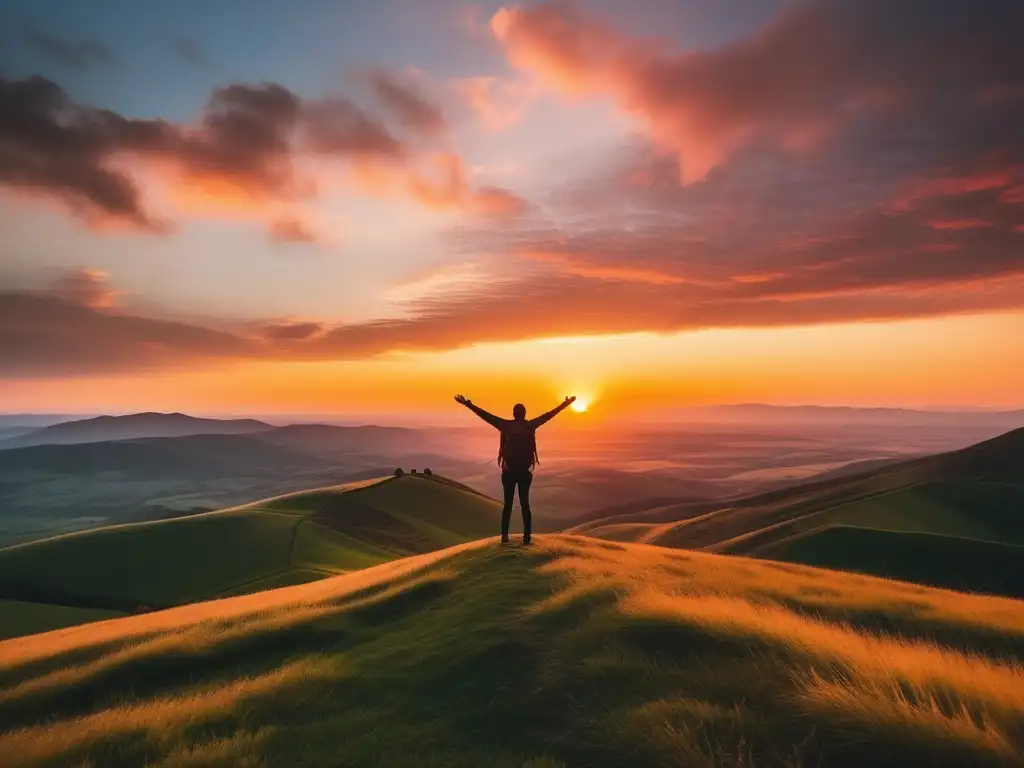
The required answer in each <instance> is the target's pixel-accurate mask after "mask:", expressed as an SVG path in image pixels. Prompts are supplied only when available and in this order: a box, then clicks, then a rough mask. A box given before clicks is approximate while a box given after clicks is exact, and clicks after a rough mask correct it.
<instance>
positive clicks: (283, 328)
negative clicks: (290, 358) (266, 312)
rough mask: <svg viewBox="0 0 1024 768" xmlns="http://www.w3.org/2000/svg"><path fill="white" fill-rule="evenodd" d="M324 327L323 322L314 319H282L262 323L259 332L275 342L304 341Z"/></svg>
mask: <svg viewBox="0 0 1024 768" xmlns="http://www.w3.org/2000/svg"><path fill="white" fill-rule="evenodd" d="M323 329H324V326H323V323H318V322H314V321H298V320H293V321H284V322H272V323H267V324H266V325H263V326H262V327H261V328H260V329H259V333H260V335H261V336H263V337H264V338H266V339H269V340H270V341H276V342H292V341H305V340H306V339H310V338H312V337H314V336H316V335H318V334H319V333H321V332H322V331H323Z"/></svg>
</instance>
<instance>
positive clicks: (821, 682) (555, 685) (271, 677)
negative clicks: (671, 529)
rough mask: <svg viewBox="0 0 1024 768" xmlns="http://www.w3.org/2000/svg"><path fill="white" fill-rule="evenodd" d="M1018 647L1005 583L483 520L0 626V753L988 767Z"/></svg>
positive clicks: (1009, 742) (1006, 725)
mask: <svg viewBox="0 0 1024 768" xmlns="http://www.w3.org/2000/svg"><path fill="white" fill-rule="evenodd" d="M401 489H402V487H401V486H400V485H399V486H395V487H394V488H393V489H392V490H401ZM1022 659H1024V603H1021V602H1019V601H1015V600H1009V599H1003V598H991V597H980V596H970V595H964V594H958V593H953V592H946V591H940V590H933V589H928V588H924V587H918V586H913V585H907V584H901V583H896V582H888V581H882V580H877V579H872V578H869V577H863V576H856V575H851V574H842V573H838V572H830V571H819V570H816V569H813V568H807V567H803V566H795V565H785V564H778V563H771V562H766V561H758V560H750V559H746V558H737V557H721V556H716V555H710V554H705V553H698V552H679V551H674V550H670V549H666V548H658V547H647V546H642V545H635V544H631V545H622V544H613V543H609V542H606V541H599V540H595V539H588V538H586V537H577V536H566V535H560V536H547V537H541V539H539V540H538V545H537V546H536V547H532V548H523V547H520V546H513V547H500V546H499V545H497V544H496V543H494V542H493V540H492V541H490V542H474V543H469V544H464V545H460V546H457V547H454V548H451V549H447V550H443V551H438V552H434V553H430V554H426V555H420V556H416V557H411V558H407V559H403V560H399V561H395V562H391V563H386V564H383V565H380V566H377V567H374V568H371V569H367V570H364V571H359V572H356V573H352V574H347V575H342V576H338V577H336V578H332V579H328V580H324V581H320V582H317V583H313V584H304V585H300V586H295V587H290V588H286V589H281V590H275V591H272V592H264V593H260V594H254V595H246V596H242V597H238V598H232V599H229V600H219V601H216V602H211V603H199V604H194V605H189V606H183V607H180V608H175V609H171V610H167V611H162V612H157V613H151V614H147V615H143V616H132V617H128V618H124V619H117V620H113V621H104V622H99V623H96V624H89V625H84V626H79V627H73V628H70V629H65V630H58V631H55V632H51V633H48V634H44V635H36V636H33V637H31V638H21V639H15V640H9V641H7V642H4V643H0V762H2V764H3V765H4V766H6V768H40V767H42V766H86V765H89V766H104V768H118V767H119V766H140V765H146V766H149V768H165V767H166V768H169V767H170V766H257V765H265V766H284V765H287V766H303V768H318V767H320V766H323V767H324V768H326V767H327V766H330V767H331V768H335V767H337V766H372V765H381V766H407V765H408V766H423V765H427V766H451V767H455V766H466V767H467V768H468V767H470V766H472V767H473V768H476V767H477V766H497V767H503V766H508V767H509V768H511V767H512V766H517V767H518V766H530V767H531V768H562V767H567V766H583V765H586V766H622V765H651V766H695V767H696V766H735V767H737V768H738V766H779V767H780V768H781V767H782V766H787V767H788V768H804V767H806V768H810V767H811V766H832V767H839V768H845V767H846V766H850V767H851V768H852V767H854V766H856V767H857V768H860V766H864V765H873V766H907V765H928V766H936V767H939V768H942V767H949V768H954V767H955V768H961V767H962V766H967V765H970V766H1013V765H1021V762H1022V761H1021V757H1020V756H1021V755H1022V754H1024V665H1022Z"/></svg>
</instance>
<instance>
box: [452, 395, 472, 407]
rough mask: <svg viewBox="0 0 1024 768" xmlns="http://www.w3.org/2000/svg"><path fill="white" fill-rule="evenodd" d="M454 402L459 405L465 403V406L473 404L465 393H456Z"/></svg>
mask: <svg viewBox="0 0 1024 768" xmlns="http://www.w3.org/2000/svg"><path fill="white" fill-rule="evenodd" d="M455 402H456V403H458V404H459V405H465V406H467V407H468V406H470V405H472V404H473V403H472V401H471V400H470V399H469V398H468V397H466V396H465V395H456V396H455Z"/></svg>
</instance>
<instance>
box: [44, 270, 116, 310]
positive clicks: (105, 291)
mask: <svg viewBox="0 0 1024 768" xmlns="http://www.w3.org/2000/svg"><path fill="white" fill-rule="evenodd" d="M50 293H51V294H53V295H54V296H57V297H59V298H61V299H63V300H64V301H67V302H69V303H71V304H75V305H77V306H80V307H88V308H89V309H109V308H111V307H113V306H115V305H116V304H117V292H116V291H114V290H112V289H111V288H110V275H108V274H107V273H106V272H104V271H103V270H102V269H94V268H93V267H76V268H75V269H72V270H69V271H68V272H67V273H65V274H64V275H63V276H62V277H60V278H59V279H58V280H57V281H56V282H55V283H54V284H53V287H52V288H51V289H50Z"/></svg>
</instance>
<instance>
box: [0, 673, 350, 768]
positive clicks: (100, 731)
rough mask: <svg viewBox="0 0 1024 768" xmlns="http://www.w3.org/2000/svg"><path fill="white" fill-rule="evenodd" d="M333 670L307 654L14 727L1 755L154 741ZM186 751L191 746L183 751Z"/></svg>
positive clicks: (17, 759)
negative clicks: (218, 680)
mask: <svg viewBox="0 0 1024 768" xmlns="http://www.w3.org/2000/svg"><path fill="white" fill-rule="evenodd" d="M330 671H331V670H330V668H329V666H328V665H325V664H323V663H321V662H320V661H319V660H318V659H316V658H314V657H307V658H305V659H303V660H301V661H298V662H295V663H292V664H287V665H285V666H282V667H281V668H279V669H277V670H275V671H273V672H270V673H268V674H264V675H259V676H255V677H244V678H240V679H237V680H234V681H232V682H230V683H227V684H221V685H218V686H216V687H196V688H193V689H192V690H190V691H189V692H188V693H184V694H178V695H175V696H167V697H160V698H155V699H149V700H146V701H140V702H138V703H135V704H127V705H121V706H116V707H111V708H109V709H105V710H102V711H100V712H97V713H94V714H89V715H85V716H83V717H77V718H72V719H68V720H61V721H58V722H54V723H47V724H44V725H36V726H31V727H28V728H21V729H18V730H15V731H9V732H7V733H4V734H0V756H2V757H3V758H4V763H3V765H4V766H5V767H6V768H18V766H21V765H32V764H34V763H38V762H40V761H43V760H49V759H52V758H54V757H56V756H59V755H66V754H73V753H74V752H76V751H78V750H82V749H84V748H87V747H89V746H91V745H93V744H95V743H97V742H101V741H111V740H114V739H117V738H119V737H123V736H126V735H131V736H137V737H138V738H141V739H144V740H147V741H152V742H160V741H163V740H167V739H173V738H176V737H179V736H180V735H181V733H182V732H183V731H184V730H185V729H186V728H188V727H189V726H192V725H195V724H197V723H202V722H204V721H206V720H210V719H215V718H216V719H223V718H225V717H227V716H229V715H230V714H231V713H232V712H234V711H235V710H236V709H237V708H238V707H240V706H241V705H244V703H245V702H246V700H249V699H253V698H257V697H262V696H267V695H269V694H274V695H281V694H284V693H286V689H287V687H288V686H290V685H295V684H296V683H299V682H302V681H305V680H312V679H321V678H323V677H325V676H326V675H328V674H330ZM236 746H237V744H236ZM224 748H225V745H221V749H224ZM179 749H180V748H179ZM185 754H187V751H186V752H183V753H182V755H183V756H184V755H185Z"/></svg>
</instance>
